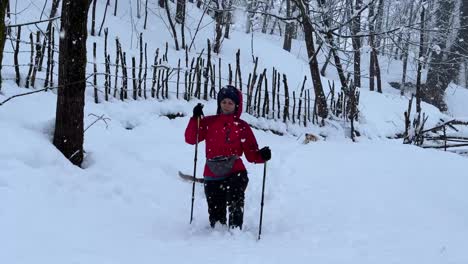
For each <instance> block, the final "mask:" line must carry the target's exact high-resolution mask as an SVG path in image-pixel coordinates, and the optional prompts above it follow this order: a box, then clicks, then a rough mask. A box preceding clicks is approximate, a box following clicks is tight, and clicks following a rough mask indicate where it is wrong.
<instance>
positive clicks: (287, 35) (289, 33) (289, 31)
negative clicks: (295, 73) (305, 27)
mask: <svg viewBox="0 0 468 264" xmlns="http://www.w3.org/2000/svg"><path fill="white" fill-rule="evenodd" d="M291 16H292V15H291V0H286V18H290V17H291ZM293 31H294V22H293V21H288V22H286V27H285V29H284V42H283V49H284V50H286V51H291V44H292V37H293Z"/></svg>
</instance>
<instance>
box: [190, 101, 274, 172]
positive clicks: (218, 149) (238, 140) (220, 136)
mask: <svg viewBox="0 0 468 264" xmlns="http://www.w3.org/2000/svg"><path fill="white" fill-rule="evenodd" d="M239 98H240V100H239V101H240V103H239V106H238V107H237V111H236V112H235V113H234V114H229V115H224V114H220V113H218V114H216V115H212V116H206V117H204V118H202V119H200V128H199V135H198V142H202V141H203V140H205V146H206V158H207V159H212V158H215V157H218V156H233V155H236V156H238V157H241V156H242V154H245V157H246V158H247V161H249V162H252V163H264V162H265V161H264V160H263V159H262V157H261V156H260V153H259V151H258V145H257V140H256V139H255V136H254V134H253V132H252V129H251V128H250V126H249V124H247V123H246V122H245V121H244V120H242V119H240V118H239V117H240V115H241V113H242V94H241V93H240V92H239ZM218 112H219V110H218ZM196 141H197V119H196V118H193V117H192V118H190V121H189V123H188V126H187V128H186V129H185V142H187V143H188V144H191V145H194V144H195V143H196ZM244 170H246V169H245V166H244V163H243V162H242V159H241V158H239V159H237V160H236V161H235V163H234V165H233V168H232V170H231V173H235V172H239V171H244ZM203 175H204V176H205V178H210V179H216V178H220V177H219V176H216V175H214V174H213V172H211V170H210V169H209V168H208V166H207V165H206V164H205V170H204V173H203Z"/></svg>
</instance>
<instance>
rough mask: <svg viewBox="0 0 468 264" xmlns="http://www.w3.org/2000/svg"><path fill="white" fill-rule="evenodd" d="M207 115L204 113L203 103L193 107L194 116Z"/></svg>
mask: <svg viewBox="0 0 468 264" xmlns="http://www.w3.org/2000/svg"><path fill="white" fill-rule="evenodd" d="M202 116H205V115H204V114H203V105H202V104H201V103H198V104H197V105H196V106H195V107H194V108H193V117H195V118H199V117H202Z"/></svg>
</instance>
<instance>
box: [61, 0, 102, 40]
mask: <svg viewBox="0 0 468 264" xmlns="http://www.w3.org/2000/svg"><path fill="white" fill-rule="evenodd" d="M91 1H93V10H92V15H91V36H95V35H96V3H97V1H98V0H91ZM63 3H64V4H65V2H63Z"/></svg>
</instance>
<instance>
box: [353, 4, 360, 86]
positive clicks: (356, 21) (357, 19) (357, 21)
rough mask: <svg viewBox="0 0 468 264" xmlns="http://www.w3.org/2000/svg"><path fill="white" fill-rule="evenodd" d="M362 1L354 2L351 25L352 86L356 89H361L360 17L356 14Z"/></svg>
mask: <svg viewBox="0 0 468 264" xmlns="http://www.w3.org/2000/svg"><path fill="white" fill-rule="evenodd" d="M361 6H362V0H356V4H355V6H354V10H355V12H356V14H355V15H354V19H353V23H352V33H353V35H354V36H353V38H352V44H353V49H354V85H355V86H356V87H361V38H360V37H359V36H358V34H359V32H361V15H360V13H359V12H358V11H359V10H360V9H361Z"/></svg>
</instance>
